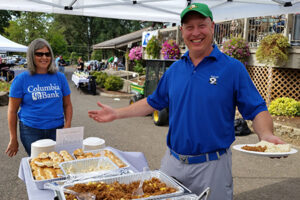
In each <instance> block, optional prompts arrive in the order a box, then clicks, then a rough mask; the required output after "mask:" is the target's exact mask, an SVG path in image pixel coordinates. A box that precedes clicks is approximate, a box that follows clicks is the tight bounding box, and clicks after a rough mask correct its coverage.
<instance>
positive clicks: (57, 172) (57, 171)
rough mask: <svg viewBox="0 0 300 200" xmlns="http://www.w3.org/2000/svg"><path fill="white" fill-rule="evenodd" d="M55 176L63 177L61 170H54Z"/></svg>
mask: <svg viewBox="0 0 300 200" xmlns="http://www.w3.org/2000/svg"><path fill="white" fill-rule="evenodd" d="M54 170H55V172H56V174H57V176H60V175H64V173H63V171H62V170H61V169H54Z"/></svg>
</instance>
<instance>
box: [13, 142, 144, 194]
mask: <svg viewBox="0 0 300 200" xmlns="http://www.w3.org/2000/svg"><path fill="white" fill-rule="evenodd" d="M110 148H111V147H110ZM111 149H113V148H111ZM113 150H114V151H116V152H117V153H119V154H120V156H122V157H123V158H124V159H126V161H127V162H128V163H129V164H130V165H131V166H130V169H131V170H132V171H134V172H140V171H143V168H144V167H148V163H147V160H146V158H145V156H144V154H143V153H141V152H122V151H119V150H117V149H113ZM27 160H28V157H26V158H22V160H21V163H20V168H19V175H18V176H19V178H20V179H21V180H23V181H24V183H25V184H26V189H27V194H28V199H29V200H41V199H47V200H51V199H54V197H55V193H54V191H52V190H39V189H38V188H37V187H36V185H35V184H34V182H33V180H32V179H31V175H30V173H31V171H30V167H29V165H28V163H27Z"/></svg>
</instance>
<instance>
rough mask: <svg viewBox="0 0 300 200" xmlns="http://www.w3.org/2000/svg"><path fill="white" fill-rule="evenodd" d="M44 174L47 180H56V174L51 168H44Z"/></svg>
mask: <svg viewBox="0 0 300 200" xmlns="http://www.w3.org/2000/svg"><path fill="white" fill-rule="evenodd" d="M44 173H45V175H46V177H47V179H53V178H57V175H56V172H55V170H54V169H53V168H50V167H46V168H44Z"/></svg>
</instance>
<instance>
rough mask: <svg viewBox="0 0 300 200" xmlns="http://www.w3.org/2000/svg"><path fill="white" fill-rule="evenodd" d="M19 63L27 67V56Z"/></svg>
mask: <svg viewBox="0 0 300 200" xmlns="http://www.w3.org/2000/svg"><path fill="white" fill-rule="evenodd" d="M17 64H18V65H24V67H27V60H26V58H22V59H21V60H20V61H19V62H18V63H17Z"/></svg>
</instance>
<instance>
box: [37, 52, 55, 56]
mask: <svg viewBox="0 0 300 200" xmlns="http://www.w3.org/2000/svg"><path fill="white" fill-rule="evenodd" d="M34 55H36V56H37V57H43V56H44V55H45V56H46V57H50V56H51V53H50V52H35V53H34Z"/></svg>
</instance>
